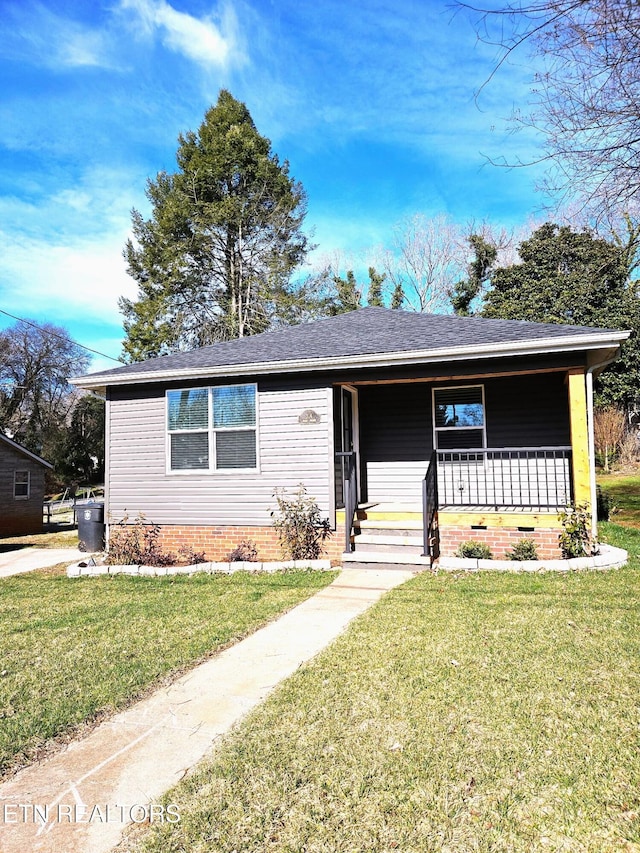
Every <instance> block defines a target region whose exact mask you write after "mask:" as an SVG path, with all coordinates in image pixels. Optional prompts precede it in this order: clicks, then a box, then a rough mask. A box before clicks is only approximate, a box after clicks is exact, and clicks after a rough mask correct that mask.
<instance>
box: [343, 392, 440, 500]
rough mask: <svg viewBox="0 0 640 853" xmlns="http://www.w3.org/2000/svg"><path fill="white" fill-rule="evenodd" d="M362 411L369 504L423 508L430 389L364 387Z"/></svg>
mask: <svg viewBox="0 0 640 853" xmlns="http://www.w3.org/2000/svg"><path fill="white" fill-rule="evenodd" d="M359 406H360V449H361V469H362V471H363V480H364V482H363V486H364V487H365V488H364V489H363V492H364V494H365V495H366V499H367V500H368V501H372V502H380V503H419V502H420V501H421V500H422V480H423V478H424V475H425V473H426V470H427V466H428V464H429V456H430V455H431V449H432V443H431V386H430V385H429V384H426V383H421V382H415V383H409V384H402V385H374V386H365V387H362V388H361V389H360V391H359Z"/></svg>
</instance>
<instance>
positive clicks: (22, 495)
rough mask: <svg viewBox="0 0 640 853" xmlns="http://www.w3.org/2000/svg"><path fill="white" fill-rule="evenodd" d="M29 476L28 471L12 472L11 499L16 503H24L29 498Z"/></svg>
mask: <svg viewBox="0 0 640 853" xmlns="http://www.w3.org/2000/svg"><path fill="white" fill-rule="evenodd" d="M30 486H31V476H30V474H29V472H28V471H14V474H13V497H14V498H15V500H17V501H20V500H22V501H26V500H27V498H28V497H29V490H30Z"/></svg>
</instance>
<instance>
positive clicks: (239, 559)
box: [227, 539, 258, 563]
mask: <svg viewBox="0 0 640 853" xmlns="http://www.w3.org/2000/svg"><path fill="white" fill-rule="evenodd" d="M257 559H258V548H257V546H256V543H255V542H253V541H252V540H251V539H243V540H242V541H241V542H239V543H238V544H237V545H236V547H235V548H234V549H233V551H231V552H230V553H229V554H228V555H227V562H229V563H255V562H256V560H257Z"/></svg>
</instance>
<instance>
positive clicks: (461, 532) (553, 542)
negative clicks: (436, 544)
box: [440, 527, 562, 560]
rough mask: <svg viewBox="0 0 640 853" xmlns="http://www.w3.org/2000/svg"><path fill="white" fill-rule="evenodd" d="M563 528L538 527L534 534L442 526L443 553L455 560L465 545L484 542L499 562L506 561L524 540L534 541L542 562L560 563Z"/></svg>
mask: <svg viewBox="0 0 640 853" xmlns="http://www.w3.org/2000/svg"><path fill="white" fill-rule="evenodd" d="M559 535H560V529H559V528H545V527H538V528H536V529H535V530H533V531H523V530H518V529H517V528H513V527H506V528H502V527H487V528H486V529H485V530H474V529H473V528H471V527H441V528H440V553H441V554H442V556H443V557H454V556H455V554H456V551H457V550H458V547H459V546H460V544H461V543H462V542H469V541H473V542H484V543H485V544H486V545H488V546H489V548H490V549H491V553H492V555H493V557H494V558H495V559H496V560H504V559H505V553H506V552H507V551H511V549H512V548H513V546H514V545H515V544H516V543H517V542H518V541H519V540H520V539H533V541H534V542H535V543H536V548H537V549H538V558H539V559H541V560H559V559H560V558H561V556H562V554H561V553H560V547H559V545H558V536H559Z"/></svg>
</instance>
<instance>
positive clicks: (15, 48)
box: [0, 3, 119, 70]
mask: <svg viewBox="0 0 640 853" xmlns="http://www.w3.org/2000/svg"><path fill="white" fill-rule="evenodd" d="M0 36H1V38H0V54H2V55H4V56H6V57H8V58H10V59H18V60H22V61H27V62H29V63H31V64H33V65H40V66H44V67H46V68H52V69H55V70H60V69H65V68H68V69H71V68H82V67H100V68H109V69H114V68H117V67H118V65H119V63H118V62H117V60H116V58H115V56H114V55H113V54H112V42H111V39H110V38H109V36H108V34H107V33H106V32H104V31H101V30H99V29H96V28H94V27H91V26H87V25H85V24H83V23H80V22H79V21H76V20H71V19H70V18H65V17H63V16H61V15H58V14H56V13H55V12H53V11H51V9H48V8H46V6H44V5H43V4H41V3H34V4H30V5H25V6H22V5H20V6H16V7H15V8H14V9H12V10H10V11H9V12H8V13H7V14H6V15H4V16H3V19H2V21H1V22H0Z"/></svg>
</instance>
